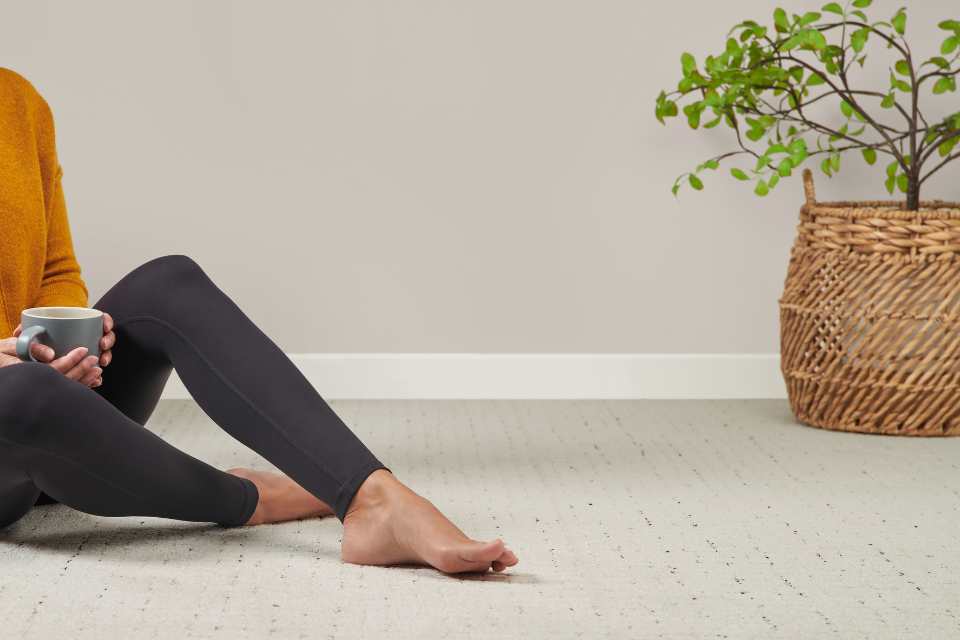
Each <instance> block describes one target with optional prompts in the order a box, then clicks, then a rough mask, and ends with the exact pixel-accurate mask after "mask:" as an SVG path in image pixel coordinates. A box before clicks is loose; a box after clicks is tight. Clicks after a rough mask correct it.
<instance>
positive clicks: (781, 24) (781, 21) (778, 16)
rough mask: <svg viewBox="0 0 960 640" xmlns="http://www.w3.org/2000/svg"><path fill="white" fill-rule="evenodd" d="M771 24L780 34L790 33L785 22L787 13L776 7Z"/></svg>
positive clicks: (787, 23) (788, 25)
mask: <svg viewBox="0 0 960 640" xmlns="http://www.w3.org/2000/svg"><path fill="white" fill-rule="evenodd" d="M773 24H774V26H775V27H776V28H777V31H779V32H780V33H787V32H788V31H790V23H789V21H788V20H787V12H786V11H784V10H783V9H781V8H780V7H777V8H776V9H775V10H774V12H773Z"/></svg>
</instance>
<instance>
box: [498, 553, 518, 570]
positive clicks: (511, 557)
mask: <svg viewBox="0 0 960 640" xmlns="http://www.w3.org/2000/svg"><path fill="white" fill-rule="evenodd" d="M497 562H500V563H502V564H504V565H506V566H508V567H512V566H513V565H515V564H517V563H518V562H520V560H519V559H518V558H517V555H516V554H515V553H514V552H513V551H510V549H504V550H503V553H502V554H500V557H499V558H497Z"/></svg>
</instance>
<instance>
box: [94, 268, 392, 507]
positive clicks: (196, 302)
mask: <svg viewBox="0 0 960 640" xmlns="http://www.w3.org/2000/svg"><path fill="white" fill-rule="evenodd" d="M95 307H96V308H97V309H100V310H102V311H106V312H108V313H109V314H110V315H111V316H113V319H114V323H115V328H114V331H115V332H116V334H117V345H116V348H115V350H114V359H113V361H112V362H111V363H110V364H109V365H108V366H107V367H106V368H105V369H104V372H103V385H102V386H100V387H99V388H98V389H97V392H98V393H99V394H100V395H101V396H102V397H103V398H105V399H107V400H108V401H109V402H110V404H112V405H113V406H115V407H116V408H117V409H119V410H120V411H122V412H123V413H124V414H126V416H127V417H129V418H130V419H131V420H133V421H135V422H137V423H140V424H143V423H144V422H146V420H147V418H148V417H149V415H150V413H151V412H152V411H153V409H154V407H155V406H156V403H157V401H158V400H159V397H160V392H161V391H162V389H163V385H164V384H165V383H166V381H167V378H168V377H169V375H170V371H171V367H173V368H175V369H176V370H177V373H178V375H179V376H180V378H181V379H182V380H183V383H184V384H185V385H186V387H187V389H188V390H189V391H190V394H191V395H192V396H193V398H194V399H195V400H196V402H197V404H199V405H200V407H201V408H202V409H203V410H204V411H205V412H206V413H207V414H208V415H209V416H210V417H211V418H212V419H213V420H214V421H215V422H216V423H217V424H218V425H219V426H220V427H221V428H223V429H224V430H225V431H227V432H228V433H229V434H230V435H232V436H233V437H234V438H236V439H237V440H239V441H240V442H242V443H243V444H245V445H247V446H248V447H250V448H251V449H253V450H254V451H256V452H258V453H260V454H261V455H262V456H263V457H265V458H266V459H267V460H269V461H270V462H272V463H273V464H274V465H276V466H277V467H278V468H280V469H281V470H282V471H284V472H285V473H287V474H288V475H289V476H290V477H291V478H293V479H294V480H295V481H296V482H297V483H299V484H300V485H301V486H302V487H304V488H305V489H307V490H308V491H309V492H310V493H311V494H313V495H314V496H316V497H317V498H319V499H320V500H322V501H323V502H325V503H326V504H328V505H330V506H331V507H333V509H334V511H335V513H336V515H337V516H338V517H339V518H340V519H341V520H342V519H343V518H344V516H345V515H346V511H347V507H348V506H349V504H350V502H351V501H352V499H353V497H354V495H355V494H356V492H357V489H358V488H359V487H360V485H361V484H362V483H363V481H364V480H366V478H367V476H369V475H370V474H371V473H372V472H373V471H375V470H377V469H383V468H384V465H383V464H381V463H380V461H379V460H377V459H376V458H375V457H374V455H373V454H372V453H370V451H369V450H368V449H367V448H366V447H365V446H364V445H363V443H362V442H360V440H359V439H358V438H357V437H356V436H355V435H354V434H353V432H351V431H350V429H349V428H348V427H347V426H346V425H345V424H344V423H343V421H342V420H341V419H340V418H339V417H338V416H337V414H336V413H334V412H333V410H332V409H331V408H330V406H329V405H328V404H327V403H326V402H325V401H324V400H323V398H322V397H320V395H319V394H318V393H317V392H316V390H315V389H314V388H313V387H312V386H311V385H310V383H309V382H308V381H307V380H306V378H304V377H303V375H302V374H301V373H300V372H299V370H297V368H296V367H295V366H294V365H293V364H292V363H291V362H290V360H289V359H288V358H287V357H286V355H284V353H283V352H282V351H281V350H280V349H279V348H278V347H277V346H276V345H275V344H274V343H273V342H272V341H271V340H270V339H269V338H268V337H267V336H266V335H264V333H263V332H262V331H260V329H258V328H257V327H256V325H254V324H253V322H251V321H250V319H249V318H247V316H246V315H244V313H243V312H242V311H241V310H240V309H239V308H238V307H237V306H236V305H235V304H234V303H233V301H232V300H230V298H228V297H227V296H226V295H225V294H224V293H223V292H222V291H221V290H220V289H219V288H217V286H216V285H215V284H214V283H213V282H212V281H211V280H210V278H209V277H207V275H206V274H205V273H204V272H203V270H201V269H200V267H199V266H197V264H196V263H195V262H194V261H193V260H191V259H190V258H187V257H186V256H176V255H175V256H165V257H163V258H157V259H155V260H151V261H150V262H147V263H146V264H144V265H142V266H140V267H138V268H137V269H134V270H133V271H132V272H130V273H129V274H127V275H126V276H125V277H124V278H122V279H121V280H120V281H119V282H117V284H116V285H114V286H113V287H112V288H111V289H110V291H108V292H107V293H106V294H105V295H104V296H103V298H101V299H100V301H99V302H97V304H96V305H95Z"/></svg>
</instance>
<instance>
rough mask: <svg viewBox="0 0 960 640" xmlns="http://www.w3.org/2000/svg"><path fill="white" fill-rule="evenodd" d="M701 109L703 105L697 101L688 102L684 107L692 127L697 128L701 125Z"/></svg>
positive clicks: (688, 122)
mask: <svg viewBox="0 0 960 640" xmlns="http://www.w3.org/2000/svg"><path fill="white" fill-rule="evenodd" d="M701 111H702V107H701V106H700V104H699V103H697V102H694V103H691V104H688V105H687V106H685V107H684V108H683V113H684V115H685V116H687V124H689V125H690V128H691V129H696V128H697V127H699V126H700V113H701Z"/></svg>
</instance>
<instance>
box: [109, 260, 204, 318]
mask: <svg viewBox="0 0 960 640" xmlns="http://www.w3.org/2000/svg"><path fill="white" fill-rule="evenodd" d="M209 282H210V279H209V278H208V277H207V275H206V274H205V273H204V271H203V269H201V268H200V265H198V264H197V263H196V262H195V261H194V260H193V259H192V258H190V257H188V256H184V255H169V256H162V257H159V258H154V259H153V260H150V261H149V262H145V263H144V264H142V265H140V266H139V267H137V268H136V269H134V270H133V271H131V272H130V273H128V274H127V275H126V276H124V277H123V279H121V280H120V282H118V283H117V284H116V285H115V286H114V288H113V289H111V291H110V292H108V294H107V296H106V297H105V300H107V301H109V303H105V307H106V308H107V310H111V309H110V306H111V305H116V303H117V300H113V299H112V298H114V297H118V298H119V299H120V300H123V301H130V300H135V301H138V302H137V308H138V309H140V310H143V311H149V312H151V313H161V312H162V311H163V310H164V309H165V308H166V304H165V301H170V300H176V299H177V297H178V296H177V294H178V293H180V292H183V291H187V290H193V289H196V288H198V287H203V286H206V284H207V283H209ZM158 305H159V306H158Z"/></svg>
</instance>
